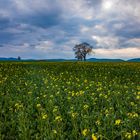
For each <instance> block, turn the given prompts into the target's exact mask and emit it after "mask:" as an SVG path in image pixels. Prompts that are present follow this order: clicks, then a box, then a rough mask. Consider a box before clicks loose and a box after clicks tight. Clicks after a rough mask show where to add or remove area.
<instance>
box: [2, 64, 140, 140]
mask: <svg viewBox="0 0 140 140" xmlns="http://www.w3.org/2000/svg"><path fill="white" fill-rule="evenodd" d="M0 139H1V140H15V139H17V140H31V139H33V140H56V139H60V140H66V139H67V140H76V139H77V140H85V139H86V140H90V139H93V140H96V139H100V140H115V139H116V140H117V139H118V140H121V139H126V140H127V139H134V140H138V139H140V63H88V62H84V63H82V62H81V63H80V62H62V63H59V62H57V63H47V62H0Z"/></svg>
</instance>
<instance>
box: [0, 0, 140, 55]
mask: <svg viewBox="0 0 140 140" xmlns="http://www.w3.org/2000/svg"><path fill="white" fill-rule="evenodd" d="M108 1H110V2H111V6H112V7H107V5H105V4H106V0H86V1H85V0H76V1H75V0H71V1H69V0H61V1H58V0H54V1H53V2H52V0H40V1H38V0H34V1H32V0H20V1H19V0H1V4H0V47H1V48H5V46H9V47H11V46H13V47H11V49H9V51H10V50H11V54H12V53H15V54H16V52H17V50H18V49H17V48H16V46H18V47H21V48H22V47H23V49H25V52H26V51H27V50H28V51H31V50H34V57H36V56H40V54H41V53H42V52H43V51H44V49H45V47H46V49H45V50H47V51H50V52H51V50H50V49H51V48H52V49H54V48H55V47H56V48H57V49H56V50H57V52H58V51H60V52H62V50H63V53H66V54H67V51H68V50H69V51H70V53H69V55H71V54H72V47H73V46H74V45H75V44H76V43H79V42H89V43H90V44H92V45H93V46H94V48H96V49H103V48H104V49H112V48H113V49H119V48H124V49H125V48H128V47H129V48H134V47H135V48H139V47H140V44H139V43H140V42H139V41H138V40H139V38H140V27H139V25H140V15H139V13H140V4H139V0H133V1H132V0H128V1H125V0H108ZM46 42H47V43H46ZM49 45H50V47H51V48H50V49H48V46H49ZM14 46H15V47H14ZM29 48H30V49H29ZM12 49H13V50H12ZM59 49H60V50H59ZM3 51H4V50H3ZM14 51H15V52H14ZM18 51H19V50H18ZM37 52H38V53H37ZM9 54H10V52H9ZM0 55H1V54H0ZM35 55H36V56H35ZM67 55H68V54H67ZM52 56H53V55H52ZM69 57H70V56H69Z"/></svg>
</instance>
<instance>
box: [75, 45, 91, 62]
mask: <svg viewBox="0 0 140 140" xmlns="http://www.w3.org/2000/svg"><path fill="white" fill-rule="evenodd" d="M92 49H93V47H92V46H91V45H89V44H88V43H86V42H84V43H81V44H79V45H75V46H74V48H73V51H74V52H75V58H77V59H78V60H81V61H82V60H84V61H86V55H87V54H90V53H91V52H92Z"/></svg>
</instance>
